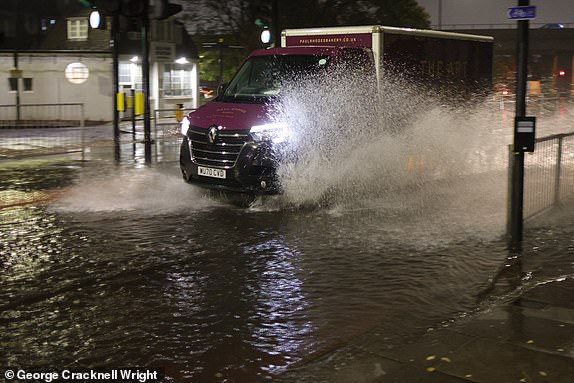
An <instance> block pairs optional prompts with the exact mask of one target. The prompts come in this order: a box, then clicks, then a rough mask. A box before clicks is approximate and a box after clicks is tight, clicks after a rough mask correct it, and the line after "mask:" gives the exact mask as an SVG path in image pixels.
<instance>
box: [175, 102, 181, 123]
mask: <svg viewBox="0 0 574 383" xmlns="http://www.w3.org/2000/svg"><path fill="white" fill-rule="evenodd" d="M175 119H176V120H177V122H181V121H182V120H183V104H177V109H176V111H175Z"/></svg>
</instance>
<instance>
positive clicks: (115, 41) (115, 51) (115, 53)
mask: <svg viewBox="0 0 574 383" xmlns="http://www.w3.org/2000/svg"><path fill="white" fill-rule="evenodd" d="M119 24H120V16H119V15H118V14H115V15H114V16H113V20H112V31H111V33H112V61H113V64H112V65H113V67H114V69H113V71H114V73H113V76H114V97H113V99H114V159H115V160H116V161H119V160H120V112H119V110H118V97H117V95H118V93H119V92H120V82H119V49H120V47H119V41H120V25H119Z"/></svg>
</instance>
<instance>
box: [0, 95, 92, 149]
mask: <svg viewBox="0 0 574 383" xmlns="http://www.w3.org/2000/svg"><path fill="white" fill-rule="evenodd" d="M84 141H85V120H84V105H83V104H80V103H66V104H22V105H0V158H13V157H18V156H27V155H40V154H52V153H61V152H82V153H83V150H84V146H85V145H84Z"/></svg>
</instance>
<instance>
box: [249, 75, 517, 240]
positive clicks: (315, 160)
mask: <svg viewBox="0 0 574 383" xmlns="http://www.w3.org/2000/svg"><path fill="white" fill-rule="evenodd" d="M369 81H370V79H369V78H362V77H360V76H359V77H356V76H355V77H353V78H349V77H348V76H346V75H340V74H339V75H337V76H333V77H331V78H320V79H315V80H314V81H310V82H304V83H299V84H296V85H292V86H291V87H286V89H285V91H284V92H283V94H282V98H281V100H280V102H279V103H278V104H277V105H276V106H275V109H274V110H273V112H272V116H271V117H272V118H273V119H274V120H276V121H282V122H287V124H288V125H289V126H290V128H291V130H292V137H293V139H292V141H291V143H290V145H291V146H290V147H289V148H288V150H287V151H286V152H287V154H286V155H284V158H286V160H285V161H283V162H282V163H281V165H280V167H279V169H278V174H279V177H280V180H281V183H282V186H283V189H284V193H283V195H281V196H280V197H278V198H275V199H273V200H271V201H269V200H266V201H263V202H261V201H260V202H259V203H258V204H256V205H255V206H256V208H257V209H264V208H265V206H267V207H268V208H270V209H273V208H296V209H297V208H309V207H311V208H319V209H322V208H327V210H328V211H331V212H335V214H343V213H342V212H345V211H349V210H357V209H364V208H365V209H372V208H381V207H382V208H383V209H389V208H390V209H403V212H404V211H410V212H412V213H414V214H416V215H417V216H418V217H424V218H421V221H422V220H428V219H431V220H432V219H434V220H435V222H441V224H443V225H455V226H456V225H459V226H465V227H467V228H468V229H469V230H473V229H474V228H476V227H478V226H479V225H481V226H484V225H486V226H489V227H492V226H493V223H494V226H495V227H496V229H495V230H496V231H497V233H500V232H502V227H503V223H504V212H505V208H504V204H505V201H506V199H505V193H506V181H507V175H506V171H507V144H508V143H509V142H510V135H509V132H507V131H506V130H505V129H502V128H501V126H502V116H501V115H500V113H498V111H497V110H496V109H495V108H492V107H491V106H490V105H488V104H487V103H486V102H485V99H484V98H482V99H477V100H473V102H472V103H466V104H464V106H463V107H459V108H455V107H452V106H451V105H446V104H444V103H443V100H444V98H442V97H439V96H436V97H435V96H433V95H431V94H429V93H428V92H423V91H420V89H419V88H418V87H417V86H415V85H413V84H410V83H408V82H407V81H406V80H405V79H401V78H395V79H392V81H388V82H386V83H384V84H383V86H382V94H383V97H382V98H380V99H379V98H376V97H373V94H372V93H370V92H369V91H368V90H367V91H365V92H364V91H361V89H363V88H364V87H363V86H362V85H361V84H364V83H367V84H369ZM367 89H369V86H367ZM292 159H295V160H292ZM479 214H481V215H482V217H479ZM485 220H486V221H485Z"/></svg>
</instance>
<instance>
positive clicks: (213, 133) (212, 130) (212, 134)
mask: <svg viewBox="0 0 574 383" xmlns="http://www.w3.org/2000/svg"><path fill="white" fill-rule="evenodd" d="M216 140H217V126H215V125H213V126H210V127H209V130H208V131H207V141H208V142H209V143H210V144H214V143H215V141H216Z"/></svg>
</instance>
